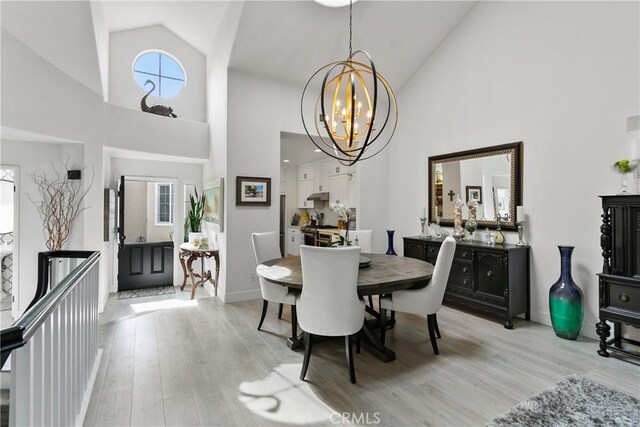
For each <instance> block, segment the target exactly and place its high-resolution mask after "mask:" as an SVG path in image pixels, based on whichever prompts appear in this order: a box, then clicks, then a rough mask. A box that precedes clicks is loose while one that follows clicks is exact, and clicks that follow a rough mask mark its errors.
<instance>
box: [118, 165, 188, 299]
mask: <svg viewBox="0 0 640 427" xmlns="http://www.w3.org/2000/svg"><path fill="white" fill-rule="evenodd" d="M176 189H177V186H176V182H175V180H173V179H163V178H136V177H124V176H122V177H120V183H119V189H118V206H119V208H118V291H125V290H134V289H145V288H154V287H160V286H172V285H173V254H174V243H173V240H174V235H175V231H176V226H177V221H176V208H175V201H176V197H175V193H176Z"/></svg>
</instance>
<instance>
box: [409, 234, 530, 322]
mask: <svg viewBox="0 0 640 427" xmlns="http://www.w3.org/2000/svg"><path fill="white" fill-rule="evenodd" d="M441 245H442V240H441V239H424V238H420V237H405V238H404V256H406V257H410V258H417V259H421V260H423V261H427V262H429V263H431V264H435V262H436V258H437V256H438V251H439V250H440V246H441ZM529 286H530V285H529V247H528V246H514V245H491V246H489V245H484V244H482V243H480V242H473V241H471V242H468V241H461V242H459V243H458V245H457V246H456V252H455V255H454V257H453V264H452V265H451V273H450V274H449V282H448V283H447V289H446V291H445V294H444V301H445V302H449V303H457V304H462V305H465V306H468V307H471V308H474V309H478V310H482V311H485V312H489V313H493V314H497V315H499V316H500V317H502V318H504V319H505V320H504V327H505V328H507V329H512V328H513V323H512V322H511V321H512V319H513V318H514V317H516V316H517V315H519V314H524V315H525V319H527V320H529Z"/></svg>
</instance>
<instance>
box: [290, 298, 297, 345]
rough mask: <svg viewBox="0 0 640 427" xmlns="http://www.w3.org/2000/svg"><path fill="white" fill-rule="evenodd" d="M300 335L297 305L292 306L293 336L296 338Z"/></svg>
mask: <svg viewBox="0 0 640 427" xmlns="http://www.w3.org/2000/svg"><path fill="white" fill-rule="evenodd" d="M297 336H298V312H297V311H296V306H295V305H292V306H291V337H292V338H295V337H297Z"/></svg>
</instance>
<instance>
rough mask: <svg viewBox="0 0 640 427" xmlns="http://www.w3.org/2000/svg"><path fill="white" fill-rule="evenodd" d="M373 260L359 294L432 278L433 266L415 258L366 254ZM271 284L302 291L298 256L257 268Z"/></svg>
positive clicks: (365, 270) (361, 274)
mask: <svg viewBox="0 0 640 427" xmlns="http://www.w3.org/2000/svg"><path fill="white" fill-rule="evenodd" d="M363 256H365V257H367V258H370V259H371V264H370V265H369V267H365V268H361V269H360V270H359V272H358V294H360V295H380V294H387V293H391V292H393V291H398V290H401V289H407V288H410V287H411V286H412V285H413V284H414V283H415V282H421V281H424V280H429V279H431V275H432V274H433V265H431V264H429V263H428V262H424V261H420V260H417V259H414V258H405V257H401V256H394V255H384V254H363ZM256 273H257V274H258V275H260V277H262V278H264V279H266V280H268V281H269V282H272V283H276V284H278V285H282V286H288V287H290V288H294V289H302V266H301V264H300V257H299V256H286V257H284V258H276V259H272V260H270V261H267V262H265V263H263V264H260V265H259V266H258V268H257V269H256Z"/></svg>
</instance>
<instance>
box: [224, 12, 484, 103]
mask: <svg viewBox="0 0 640 427" xmlns="http://www.w3.org/2000/svg"><path fill="white" fill-rule="evenodd" d="M474 5H475V2H473V1H366V0H361V1H359V2H357V3H355V4H354V5H353V48H354V50H357V49H362V50H365V51H367V52H368V53H369V54H370V55H371V56H372V57H373V59H374V61H375V64H376V67H377V68H378V70H379V71H380V73H381V74H382V75H383V76H384V77H385V78H386V79H387V80H388V81H389V83H390V84H391V87H392V88H393V89H394V90H395V91H396V92H398V91H399V90H400V89H401V88H402V87H403V86H404V84H405V83H406V82H407V81H408V80H409V78H410V77H411V76H413V74H415V72H416V71H417V70H418V68H419V67H420V66H421V65H422V64H423V63H424V62H425V61H426V60H427V58H428V57H429V56H430V55H431V54H432V53H433V52H434V51H435V50H436V49H437V48H438V46H439V45H440V43H442V41H443V40H444V39H445V38H446V37H447V36H448V35H449V34H450V33H451V31H453V29H454V28H455V27H456V26H457V25H458V24H459V23H460V21H462V19H463V18H464V17H465V16H466V14H467V13H468V12H469V11H470V10H471V8H472V7H473V6H474ZM348 29H349V8H348V7H341V8H329V7H324V6H321V5H319V4H317V3H315V2H312V1H268V2H267V1H249V2H246V3H245V5H244V9H243V12H242V17H241V19H240V25H239V27H238V32H237V35H236V40H235V45H234V47H233V52H232V54H231V59H230V63H229V66H230V67H231V68H236V69H241V70H246V71H250V72H253V73H254V74H260V75H267V76H270V77H272V78H276V79H281V80H287V81H291V82H295V83H298V84H304V83H305V82H306V81H307V79H308V78H309V77H310V76H311V75H312V74H313V73H314V72H315V71H316V70H317V69H318V68H320V67H321V66H323V65H325V64H327V63H329V62H332V61H336V60H341V59H346V57H347V56H348V43H349V32H348Z"/></svg>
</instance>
